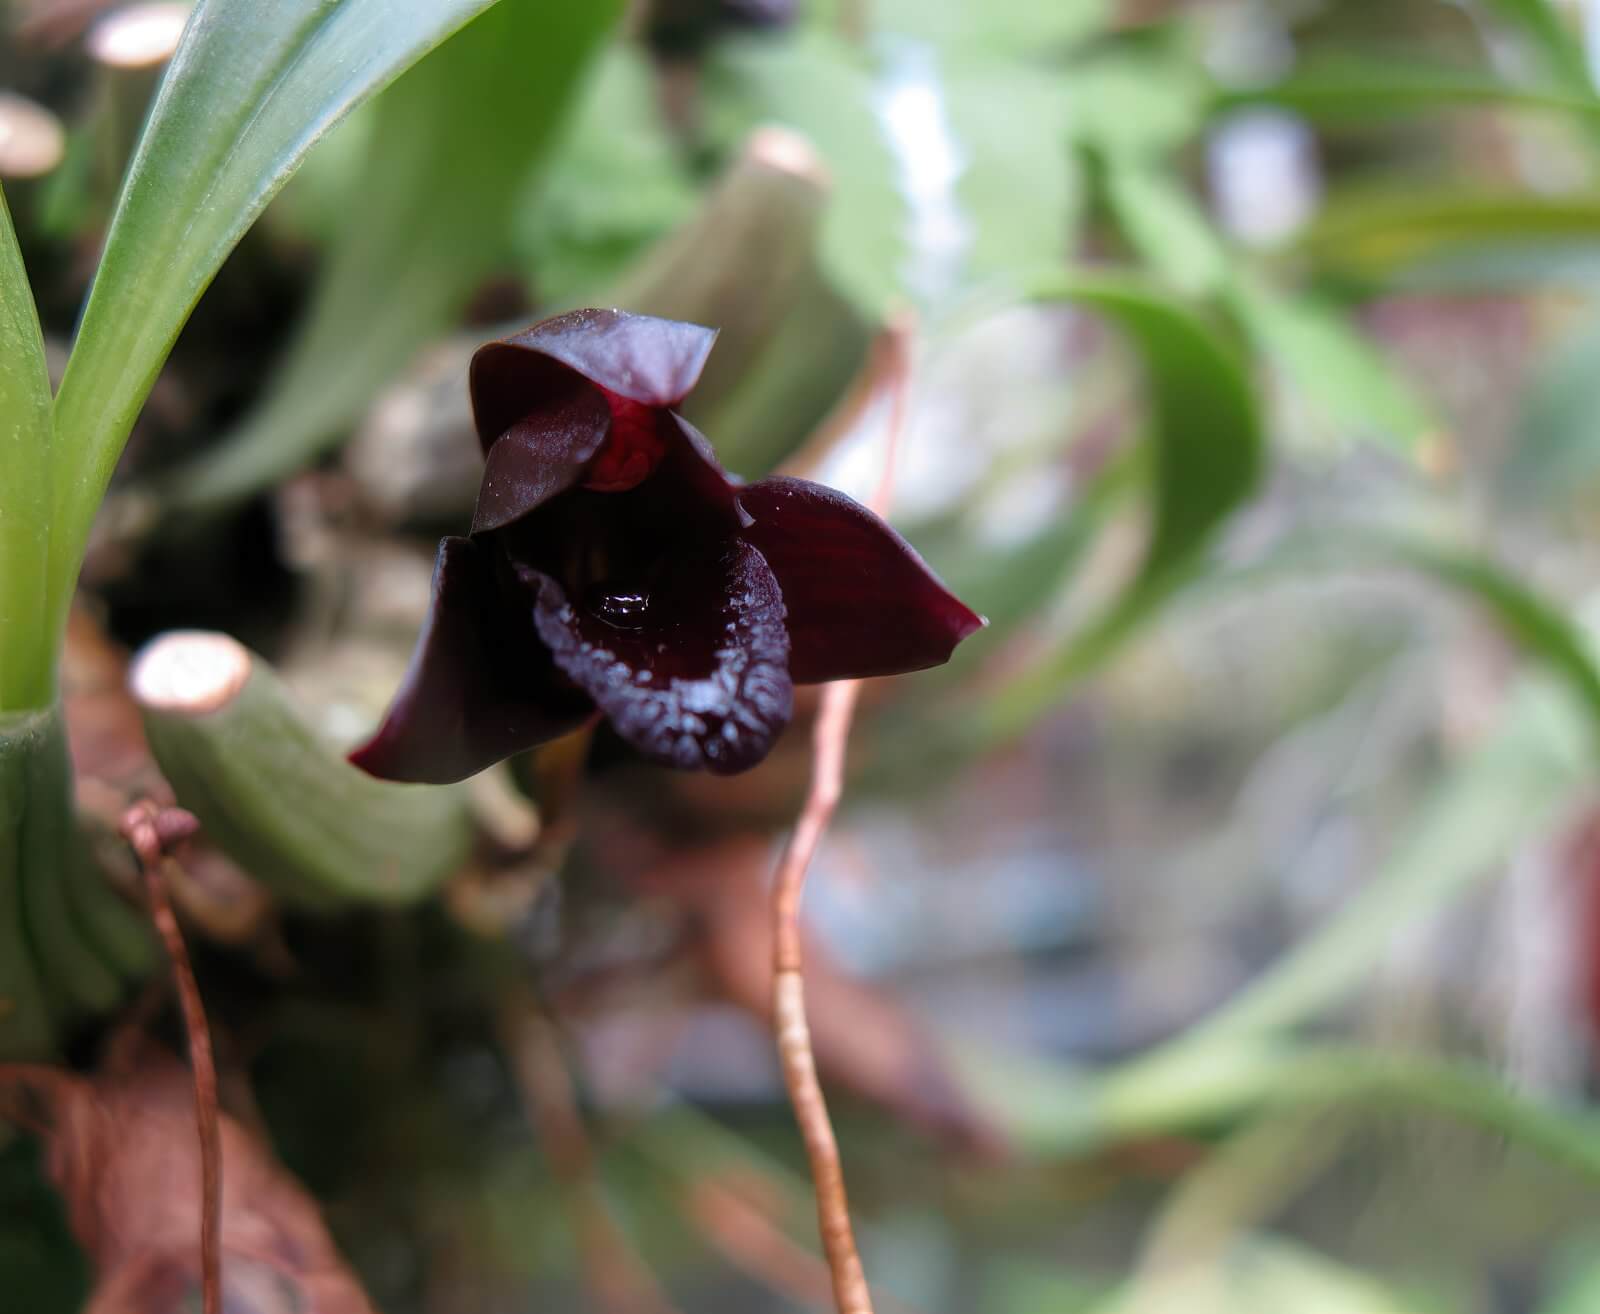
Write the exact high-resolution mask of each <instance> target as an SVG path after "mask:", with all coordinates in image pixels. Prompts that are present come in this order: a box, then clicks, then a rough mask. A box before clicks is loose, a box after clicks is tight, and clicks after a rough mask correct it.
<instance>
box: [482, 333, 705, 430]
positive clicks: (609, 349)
mask: <svg viewBox="0 0 1600 1314" xmlns="http://www.w3.org/2000/svg"><path fill="white" fill-rule="evenodd" d="M716 338H717V333H716V330H715V329H708V328H703V327H701V326H700V325H699V324H684V323H680V322H678V321H676V320H670V319H656V318H654V317H653V316H649V315H630V314H628V313H627V312H625V311H621V310H574V311H572V312H571V313H569V314H565V315H557V316H555V317H554V318H553V319H547V320H544V321H543V322H541V323H538V324H535V325H534V326H533V327H532V328H529V329H525V330H524V331H523V332H521V333H517V334H513V335H512V336H511V337H509V338H503V339H501V340H500V341H498V342H491V343H488V344H487V345H485V346H483V347H480V348H479V349H478V352H477V354H476V355H474V356H473V358H472V368H471V371H470V376H469V385H468V386H469V388H470V390H471V393H472V411H473V415H474V417H475V419H476V422H477V426H478V437H479V438H480V439H481V440H482V442H483V444H484V449H485V450H486V451H487V449H488V447H489V445H490V444H491V443H493V442H494V440H495V439H496V438H498V437H499V436H500V435H501V434H502V433H504V432H505V431H506V430H507V429H509V428H510V427H511V426H512V425H513V424H515V423H516V422H517V421H518V420H520V419H522V418H523V417H524V416H526V415H528V414H529V413H530V412H534V411H541V410H543V408H544V405H545V402H546V399H548V398H553V397H555V396H559V395H562V394H564V393H565V392H567V391H569V390H570V388H571V386H572V381H573V379H574V377H577V378H581V379H584V380H587V381H588V382H589V383H590V384H593V385H594V386H596V387H599V388H603V389H604V390H605V391H607V392H611V393H615V394H616V395H617V396H619V397H626V398H628V399H629V400H630V401H636V402H641V403H643V404H644V405H646V406H661V407H670V406H676V405H677V404H678V403H679V402H680V401H682V400H683V399H684V398H685V397H686V396H688V395H689V390H690V389H691V388H693V387H694V385H695V381H696V380H698V379H699V377H700V371H701V370H702V369H704V368H705V363H706V357H707V356H708V355H710V353H711V347H712V344H713V343H714V342H715V341H716Z"/></svg>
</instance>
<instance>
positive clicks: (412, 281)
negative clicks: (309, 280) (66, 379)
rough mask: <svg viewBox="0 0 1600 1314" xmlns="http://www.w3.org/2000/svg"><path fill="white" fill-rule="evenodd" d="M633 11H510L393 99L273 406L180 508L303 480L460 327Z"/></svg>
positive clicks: (233, 442)
mask: <svg viewBox="0 0 1600 1314" xmlns="http://www.w3.org/2000/svg"><path fill="white" fill-rule="evenodd" d="M620 11H621V3H620V0H593V2H591V3H587V4H582V5H547V4H539V3H533V2H532V0H504V3H502V4H500V5H498V6H497V7H496V8H495V9H493V10H491V11H490V12H489V13H487V14H484V15H483V16H482V17H481V18H477V19H475V20H474V21H473V22H471V23H470V24H468V25H467V27H465V28H464V29H463V30H462V31H461V32H459V33H457V34H456V35H455V36H454V37H452V38H451V39H450V40H449V41H447V42H446V43H445V44H444V45H443V46H441V47H439V49H437V50H436V51H434V52H433V53H432V54H430V55H429V56H428V57H427V58H426V59H424V60H422V61H421V62H420V63H419V64H418V65H417V66H416V67H415V68H414V69H413V70H412V71H411V72H410V73H408V74H407V75H406V76H405V77H404V78H402V79H401V80H400V81H399V82H398V83H397V84H396V85H395V86H393V87H392V88H390V89H389V90H388V91H386V92H385V93H384V94H383V96H382V97H381V98H380V100H379V101H378V103H377V106H376V110H377V113H376V121H375V122H374V124H373V127H372V140H371V142H370V145H369V146H368V148H367V152H366V156H365V167H364V168H363V170H362V172H361V175H360V177H359V178H358V180H357V182H356V186H355V188H354V190H353V193H352V197H351V209H350V210H349V212H348V213H347V215H346V221H345V224H344V226H343V229H342V231H341V232H340V234H339V237H338V239H337V240H336V241H335V243H334V246H333V249H332V251H331V253H330V254H329V256H328V263H327V266H326V269H325V271H324V273H323V275H322V278H321V281H320V283H319V284H318V287H317V292H316V296H315V298H314V299H313V301H312V304H311V308H310V310H309V312H308V314H307V318H306V321H305V323H304V324H303V325H302V326H301V328H300V330H299V331H298V333H297V334H296V336H295V339H294V341H293V343H292V344H291V345H290V347H289V349H288V354H287V357H286V359H285V361H284V363H283V365H282V366H281V367H280V368H279V369H278V370H277V372H276V373H275V374H274V376H273V378H272V380H271V382H269V383H268V385H267V387H266V390H265V393H264V396H263V400H262V402H261V404H260V405H259V406H258V407H257V408H256V410H255V411H254V412H253V413H252V414H251V415H250V416H249V417H248V418H247V419H246V420H245V421H244V423H243V424H242V425H241V426H240V427H239V428H238V429H237V430H235V431H234V432H232V433H230V434H228V435H226V436H225V437H224V438H223V439H222V441H221V442H220V443H219V444H217V445H216V446H215V447H213V448H212V449H211V450H209V451H208V452H206V453H205V455H204V456H203V457H202V458H201V459H199V460H198V461H197V462H195V463H194V464H193V465H192V466H191V467H189V468H187V469H185V470H183V471H181V472H179V473H178V474H177V476H176V477H175V478H174V479H173V480H172V482H171V484H170V487H169V490H168V497H167V499H166V500H167V503H168V505H171V506H175V507H177V508H179V509H181V508H183V507H187V506H216V505H218V504H221V503H227V502H229V501H232V500H235V499H238V498H241V497H245V496H248V495H249V494H250V493H252V492H255V491H257V490H259V489H261V488H263V487H266V486H268V485H270V484H271V483H273V482H275V481H276V480H278V479H281V478H283V477H284V476H285V475H288V474H291V473H292V472H293V471H295V470H297V469H299V468H301V467H303V466H304V465H306V464H307V463H309V462H310V461H311V460H313V459H314V458H315V457H316V456H318V455H319V454H320V453H321V452H323V451H324V450H326V448H328V447H329V446H330V445H332V443H334V442H335V441H337V440H338V439H339V438H340V437H341V436H342V435H343V434H344V433H345V432H346V431H347V430H348V429H349V427H350V425H351V424H352V422H354V421H355V419H356V418H357V417H358V416H359V415H360V414H361V413H362V410H363V409H364V408H365V407H366V406H367V404H368V403H369V402H370V401H371V400H372V398H373V396H374V395H375V394H376V393H377V391H378V390H379V389H380V388H381V387H382V386H383V385H384V384H385V383H387V382H388V381H389V380H390V379H391V378H393V377H394V375H395V374H397V373H398V372H399V371H400V370H401V369H402V368H404V367H405V366H406V365H407V364H408V363H409V362H410V361H411V359H412V357H413V356H414V355H415V354H416V352H417V350H418V348H419V347H421V346H422V345H423V344H424V343H426V342H427V341H429V340H430V339H431V338H433V337H435V336H436V335H438V334H439V333H441V332H443V331H444V330H445V329H446V328H447V327H448V326H449V325H450V324H451V322H452V321H453V320H454V319H455V318H456V316H457V315H458V314H459V312H460V310H461V307H462V305H463V304H464V303H465V301H466V300H467V298H468V297H469V296H470V295H471V293H472V291H473V289H474V288H475V287H477V285H478V283H479V282H480V281H481V280H482V279H483V277H484V276H485V275H486V274H488V273H490V272H491V271H492V270H493V269H494V267H495V266H496V265H497V264H498V263H499V262H500V261H501V260H503V259H504V258H505V257H506V255H507V253H508V248H509V241H508V238H507V228H508V223H507V216H508V212H509V210H510V208H511V202H512V198H513V197H514V196H515V194H516V192H517V191H518V189H519V188H520V187H521V186H523V185H524V182H525V180H526V179H527V178H528V176H529V174H530V173H531V171H532V170H533V169H534V168H535V167H536V166H537V164H538V162H539V160H540V159H541V158H542V157H543V155H544V152H545V150H546V149H547V147H548V146H549V144H550V142H551V141H552V140H553V138H554V135H555V130H556V128H557V126H558V125H559V124H560V122H561V118H562V115H563V113H564V111H565V110H566V108H567V105H568V103H569V100H570V97H571V93H572V91H573V89H574V87H575V85H576V84H577V82H578V79H579V77H580V75H581V74H582V72H583V70H584V68H585V66H586V62H587V59H588V57H589V55H590V54H591V53H592V52H593V50H594V48H595V46H596V45H597V44H598V43H599V41H600V40H601V38H602V37H603V36H604V35H605V33H606V31H607V30H608V29H609V28H610V27H611V25H612V24H613V23H614V22H615V20H616V18H617V15H618V14H619V13H620ZM513 125H514V129H513Z"/></svg>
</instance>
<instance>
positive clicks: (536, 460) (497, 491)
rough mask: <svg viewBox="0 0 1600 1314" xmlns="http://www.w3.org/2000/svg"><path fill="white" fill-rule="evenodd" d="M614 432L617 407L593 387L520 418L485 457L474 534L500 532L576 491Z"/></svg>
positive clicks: (474, 516)
mask: <svg viewBox="0 0 1600 1314" xmlns="http://www.w3.org/2000/svg"><path fill="white" fill-rule="evenodd" d="M610 432H611V408H610V407H609V406H608V405H607V404H606V399H605V397H604V396H603V395H602V394H601V393H599V392H597V391H595V390H594V389H592V388H583V389H580V390H579V391H576V392H568V393H567V394H566V395H565V396H564V397H563V398H561V400H560V401H559V402H557V403H555V404H553V405H550V406H545V407H541V408H540V410H539V411H538V412H537V414H536V415H532V416H528V417H525V418H523V419H521V420H518V421H517V422H516V423H515V424H513V425H512V426H511V427H510V428H509V429H507V430H506V431H505V432H504V433H503V434H501V435H500V437H499V439H498V440H497V441H495V442H494V443H492V444H491V445H490V447H489V450H488V452H487V453H486V455H485V459H484V469H483V482H482V483H481V484H479V486H478V504H477V506H476V507H475V508H474V510H473V512H472V532H473V533H474V534H482V533H486V532H488V531H489V530H492V529H500V528H502V527H504V526H506V525H509V524H510V523H511V522H512V521H514V520H520V519H521V518H522V517H523V516H525V515H527V514H528V512H530V511H533V510H535V509H536V508H538V507H540V506H543V505H544V503H546V502H548V501H549V500H550V499H551V498H552V497H555V496H556V495H557V494H558V493H564V492H566V491H567V490H568V489H569V488H572V487H574V486H575V485H576V484H578V483H579V482H580V481H581V480H582V479H583V472H584V467H585V466H587V465H588V464H589V462H590V461H591V460H592V459H593V458H594V455H595V453H596V452H598V451H599V450H600V448H601V446H602V445H603V444H604V443H605V440H606V435H607V434H609V433H610Z"/></svg>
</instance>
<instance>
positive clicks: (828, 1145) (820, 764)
mask: <svg viewBox="0 0 1600 1314" xmlns="http://www.w3.org/2000/svg"><path fill="white" fill-rule="evenodd" d="M912 332H913V329H912V325H911V321H910V320H909V318H908V317H900V318H897V319H895V320H893V321H891V323H890V324H889V325H888V327H887V328H886V329H885V330H884V333H883V336H882V337H881V338H880V346H881V349H882V350H883V351H884V353H885V355H886V357H887V361H888V368H887V370H886V379H885V383H886V390H887V392H888V395H889V406H890V411H889V417H888V452H887V456H886V459H885V461H884V473H883V478H882V480H881V482H880V483H879V485H878V491H877V494H876V496H874V498H873V499H872V503H873V508H874V509H875V510H877V511H879V512H880V513H881V512H882V511H883V510H884V509H885V508H886V506H887V503H888V500H889V494H890V491H891V489H892V487H893V482H894V465H895V456H896V451H897V449H898V447H899V444H900V434H901V430H902V429H903V428H904V426H905V411H906V395H907V392H908V391H909V385H910V368H911V350H910V348H911V338H912ZM860 692H861V682H860V681H859V680H839V681H836V682H835V683H833V684H830V685H828V687H827V688H825V689H824V690H823V691H822V700H821V703H820V706H819V708H818V711H817V722H816V727H815V729H814V730H813V732H812V767H811V787H810V790H809V792H808V794H807V796H806V801H805V806H804V807H803V808H802V810H801V813H800V819H799V821H798V822H797V823H796V824H795V828H794V833H793V834H792V835H791V836H790V837H789V843H788V844H787V845H786V846H785V848H784V851H783V856H782V857H781V858H780V859H779V860H778V869H777V874H776V877H775V878H774V881H773V891H772V1021H773V1029H774V1031H775V1032H776V1037H777V1043H778V1058H779V1060H780V1061H781V1063H782V1065H783V1081H784V1085H785V1086H786V1087H787V1088H788V1091H789V1102H790V1103H791V1104H792V1105H793V1106H794V1115H795V1121H796V1122H797V1123H799V1126H800V1135H801V1138H802V1139H803V1140H804V1141H805V1147H806V1158H807V1159H808V1160H809V1161H810V1164H811V1180H812V1183H813V1186H814V1188H815V1190H816V1195H817V1227H818V1230H819V1231H820V1233H821V1235H822V1249H823V1254H824V1255H826V1257H827V1260H828V1271H829V1273H830V1275H831V1277H832V1280H833V1300H834V1304H835V1306H836V1307H837V1309H838V1311H839V1314H872V1292H871V1290H870V1288H868V1286H867V1276H866V1272H865V1270H864V1269H863V1268H862V1266H861V1254H860V1252H859V1251H858V1250H857V1248H856V1238H855V1229H854V1227H853V1226H852V1225H851V1222H850V1201H849V1198H848V1196H847V1194H846V1192H845V1184H844V1167H843V1165H842V1164H841V1163H840V1161H839V1143H838V1141H837V1139H836V1138H835V1137H834V1134H833V1122H832V1120H831V1119H830V1118H829V1116H828V1104H827V1100H826V1099H825V1098H824V1097H823V1094H822V1085H821V1083H820V1082H819V1081H818V1080H817V1061H816V1055H815V1054H814V1053H813V1051H812V1047H811V1028H810V1026H809V1024H808V1022H807V1020H806V997H805V970H804V950H803V948H802V941H801V935H800V899H801V896H802V894H803V893H804V892H805V881H806V870H807V869H808V868H809V867H810V866H811V859H812V857H813V856H814V855H815V854H816V851H817V848H818V846H819V845H820V844H821V842H822V836H823V835H824V833H826V831H827V829H828V823H829V822H830V821H831V820H832V818H833V813H834V809H835V808H837V807H838V805H839V799H840V796H841V795H842V793H843V791H844V760H845V749H846V747H847V745H848V744H849V740H850V720H851V717H852V716H853V715H854V713H855V706H856V698H857V696H858V695H859V694H860Z"/></svg>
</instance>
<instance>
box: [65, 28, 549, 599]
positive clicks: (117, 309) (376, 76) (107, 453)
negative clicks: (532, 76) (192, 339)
mask: <svg viewBox="0 0 1600 1314" xmlns="http://www.w3.org/2000/svg"><path fill="white" fill-rule="evenodd" d="M493 2H494V0H410V3H407V4H403V5H397V4H393V3H390V2H389V0H275V3H272V4H260V3H256V2H255V0H201V3H200V5H199V6H198V7H197V8H196V9H195V11H194V14H193V16H192V17H191V18H190V20H189V26H188V28H187V29H186V31H185V33H184V37H183V41H182V43H181V44H180V45H179V47H178V51H177V53H176V54H175V55H174V56H173V59H172V62H171V64H170V65H169V66H168V68H167V72H166V76H165V77H164V78H163V80H162V83H161V88H160V90H159V92H158V93H157V95H156V100H155V104H154V106H153V107H152V109H151V112H150V118H149V120H148V122H147V123H146V125H145V131H144V133H143V135H142V136H141V138H140V141H139V145H138V147H137V148H136V149H135V151H134V156H133V160H132V163H131V164H130V165H129V167H128V174H127V177H126V179H125V180H124V183H123V188H122V194H121V197H120V198H119V200H118V202H117V209H116V213H115V215H114V216H113V218H112V221H111V227H110V230H109V232H108V233H107V236H106V247H105V253H104V255H103V256H102V258H101V261H100V269H99V271H98V273H97V274H96V276H95V281H94V286H93V287H92V288H91V290H90V293H89V300H88V304H87V305H86V306H85V308H84V313H83V320H82V323H81V325H80V328H79V331H78V340H77V344H76V346H75V348H74V350H73V353H72V358H71V361H70V362H69V364H68V367H67V373H66V378H65V379H64V380H63V381H62V385H61V391H60V394H59V396H58V397H57V398H56V432H57V442H58V444H59V451H58V454H57V469H58V470H59V471H60V473H61V478H60V479H59V481H58V486H57V489H56V493H55V504H56V524H55V527H54V535H53V555H54V562H53V565H54V571H55V579H54V581H53V584H54V588H53V597H52V607H53V610H54V612H55V615H54V617H52V619H53V620H54V622H55V623H56V625H59V624H60V621H61V618H62V617H63V616H64V614H65V606H66V596H67V594H68V592H69V591H70V588H71V582H72V577H73V575H74V574H75V573H76V568H77V563H78V562H79V560H80V559H81V557H82V551H83V544H84V542H85V540H86V538H87V535H88V529H89V524H90V522H91V520H92V519H93V517H94V513H95V509H96V507H97V506H98V504H99V501H100V498H101V496H102V495H103V493H104V491H105V488H106V485H107V483H108V482H109V481H110V478H111V471H112V468H113V467H114V466H115V465H116V461H117V457H118V455H119V454H120V452H121V450H122V445H123V443H124V442H125V441H126V439H127V435H128V432H129V430H130V429H131V427H132V425H133V421H134V418H135V416H136V415H137V414H138V411H139V408H140V407H141V406H142V405H143V403H144V399H145V397H146V396H147V395H148V393H149V391H150V387H151V385H152V384H153V383H154V382H155V378H156V374H157V373H158V372H159V370H160V369H161V365H162V363H163V361H165V359H166V357H167V353H168V352H169V351H170V350H171V348H172V344H173V342H174V341H175V340H176V338H177V336H178V331H179V329H180V328H182V326H183V322H184V320H185V319H187V318H188V315H189V312H190V310H191V309H192V308H193V307H194V304H195V302H196V301H197V300H198V299H199V297H200V294H201V292H203V291H204V290H205V288H206V285H207V284H208V283H210V281H211V279H212V277H213V276H214V275H215V274H216V272H217V270H218V269H219V268H220V267H221V265H222V262H223V260H224V259H226V258H227V255H228V253H229V252H230V251H231V250H232V249H233V247H234V245H235V244H236V243H237V242H238V240H239V238H240V237H241V236H242V235H243V234H244V232H245V230H246V229H247V228H249V226H250V224H251V223H252V222H253V221H254V220H255V218H256V216H257V215H259V214H260V213H261V210H262V209H263V207H265V205H266V204H267V202H268V201H269V200H271V198H272V197H273V195H274V194H275V193H276V192H277V191H278V189H279V188H280V187H282V186H283V184H284V182H285V181H286V180H287V179H288V177H289V175H290V174H291V173H293V172H294V170H295V168H296V166H298V165H299V163H300V161H301V160H302V159H304V158H305V154H306V152H307V151H308V150H310V149H311V146H312V144H313V143H314V142H316V141H317V139H318V138H319V137H321V136H322V135H323V134H324V133H325V132H327V130H328V129H329V128H330V127H332V126H333V124H334V123H336V122H337V121H338V120H339V119H340V118H342V117H343V116H344V115H345V114H346V113H348V112H349V111H350V110H351V109H353V108H354V107H355V106H356V105H358V104H360V103H361V102H362V101H364V100H366V99H367V98H368V97H369V96H371V95H372V94H373V93H374V92H376V91H378V90H379V89H380V88H382V87H383V86H384V85H385V84H387V83H388V82H389V81H391V80H392V79H393V78H394V77H395V76H396V75H398V74H399V73H400V72H401V71H402V70H404V69H405V68H406V67H407V66H409V65H410V64H412V63H414V62H415V61H416V60H417V59H419V58H421V56H422V55H424V54H425V53H426V52H427V51H428V50H430V49H431V48H432V47H434V46H435V45H437V44H438V43H439V42H440V41H442V40H443V39H444V38H445V37H447V36H449V35H450V33H452V32H453V31H455V30H456V29H457V28H459V27H461V26H462V25H463V24H464V23H466V22H467V21H468V20H469V19H471V18H473V17H475V16H476V15H477V14H479V13H480V12H482V11H483V10H485V9H487V8H488V7H489V5H490V4H492V3H493ZM516 2H517V3H535V2H536V0H516Z"/></svg>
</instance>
